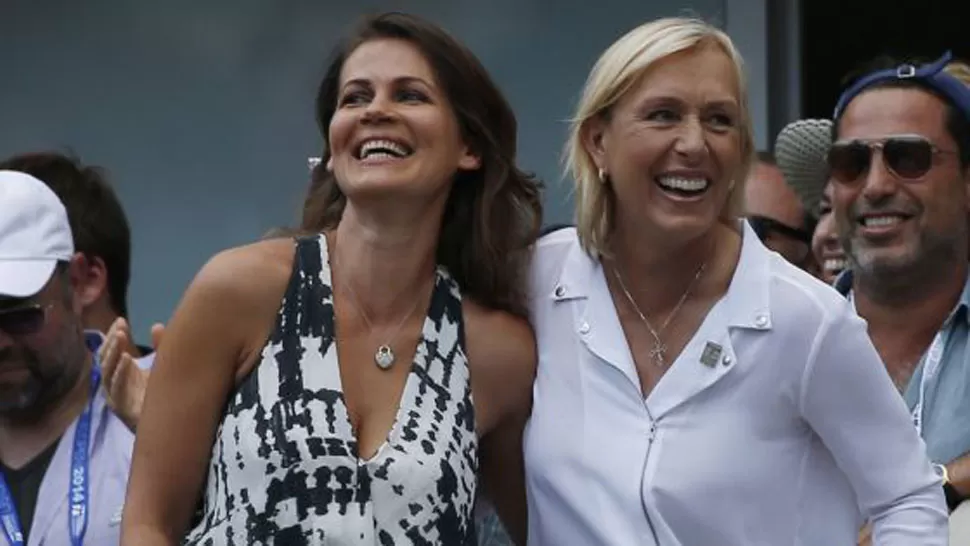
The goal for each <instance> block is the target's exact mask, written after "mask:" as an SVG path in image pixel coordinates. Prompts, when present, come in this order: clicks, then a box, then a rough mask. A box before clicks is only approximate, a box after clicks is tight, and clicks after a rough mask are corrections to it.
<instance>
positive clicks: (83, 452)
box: [0, 356, 101, 546]
mask: <svg viewBox="0 0 970 546" xmlns="http://www.w3.org/2000/svg"><path fill="white" fill-rule="evenodd" d="M100 383H101V369H100V366H99V362H98V360H97V356H95V358H94V362H93V364H92V367H91V396H90V398H89V399H88V403H87V405H86V406H85V408H84V412H82V413H81V416H80V417H78V420H77V426H76V427H75V428H74V444H73V446H72V448H71V474H70V476H69V478H70V481H69V483H68V489H67V491H68V494H67V497H68V501H69V506H70V509H69V512H68V518H69V519H68V530H69V531H70V535H71V545H72V546H81V544H82V542H83V540H84V534H85V532H86V531H87V526H88V501H89V493H90V483H89V482H90V480H89V469H90V464H89V458H90V452H89V450H90V445H91V420H92V415H93V413H94V398H95V395H96V394H97V392H98V386H99V385H100ZM0 527H2V528H3V532H4V534H5V535H6V537H7V542H8V543H9V544H10V546H24V534H23V530H22V529H21V527H20V516H19V515H18V514H17V507H16V505H15V504H14V501H13V495H11V493H10V487H9V486H8V485H7V481H6V479H4V477H3V473H2V472H0Z"/></svg>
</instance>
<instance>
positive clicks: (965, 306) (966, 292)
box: [832, 269, 970, 324]
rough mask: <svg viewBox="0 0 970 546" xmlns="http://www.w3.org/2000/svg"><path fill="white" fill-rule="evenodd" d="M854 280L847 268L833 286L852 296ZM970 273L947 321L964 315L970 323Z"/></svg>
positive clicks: (841, 292) (848, 296)
mask: <svg viewBox="0 0 970 546" xmlns="http://www.w3.org/2000/svg"><path fill="white" fill-rule="evenodd" d="M852 282H853V276H852V271H851V270H849V269H846V270H845V271H843V272H842V273H839V275H838V277H836V278H835V282H834V283H832V286H833V287H834V288H835V289H836V290H837V291H838V292H839V294H842V295H843V296H845V297H847V298H851V297H852ZM968 311H970V274H968V275H967V280H966V281H965V282H964V283H963V292H962V293H961V294H960V300H959V301H957V304H956V306H954V308H953V310H952V311H950V314H949V315H948V317H949V318H947V321H950V320H951V319H952V318H954V317H958V316H962V318H963V320H965V321H967V324H970V312H968Z"/></svg>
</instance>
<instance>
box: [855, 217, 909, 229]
mask: <svg viewBox="0 0 970 546" xmlns="http://www.w3.org/2000/svg"><path fill="white" fill-rule="evenodd" d="M902 221H903V219H902V218H901V217H899V216H867V217H865V218H863V219H862V225H864V226H866V227H886V226H893V225H896V224H898V223H900V222H902Z"/></svg>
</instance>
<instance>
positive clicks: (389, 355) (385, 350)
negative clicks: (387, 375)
mask: <svg viewBox="0 0 970 546" xmlns="http://www.w3.org/2000/svg"><path fill="white" fill-rule="evenodd" d="M374 362H376V363H377V367H378V368H380V369H382V370H386V369H388V368H390V367H391V366H392V365H393V364H394V351H392V350H391V348H390V347H389V346H387V345H381V346H380V347H378V348H377V352H376V353H374Z"/></svg>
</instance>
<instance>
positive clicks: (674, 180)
mask: <svg viewBox="0 0 970 546" xmlns="http://www.w3.org/2000/svg"><path fill="white" fill-rule="evenodd" d="M657 182H658V183H660V185H661V186H663V187H664V188H668V189H672V190H680V191H694V192H696V191H704V190H706V189H707V180H706V179H704V178H681V177H679V176H662V177H660V178H658V179H657Z"/></svg>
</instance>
